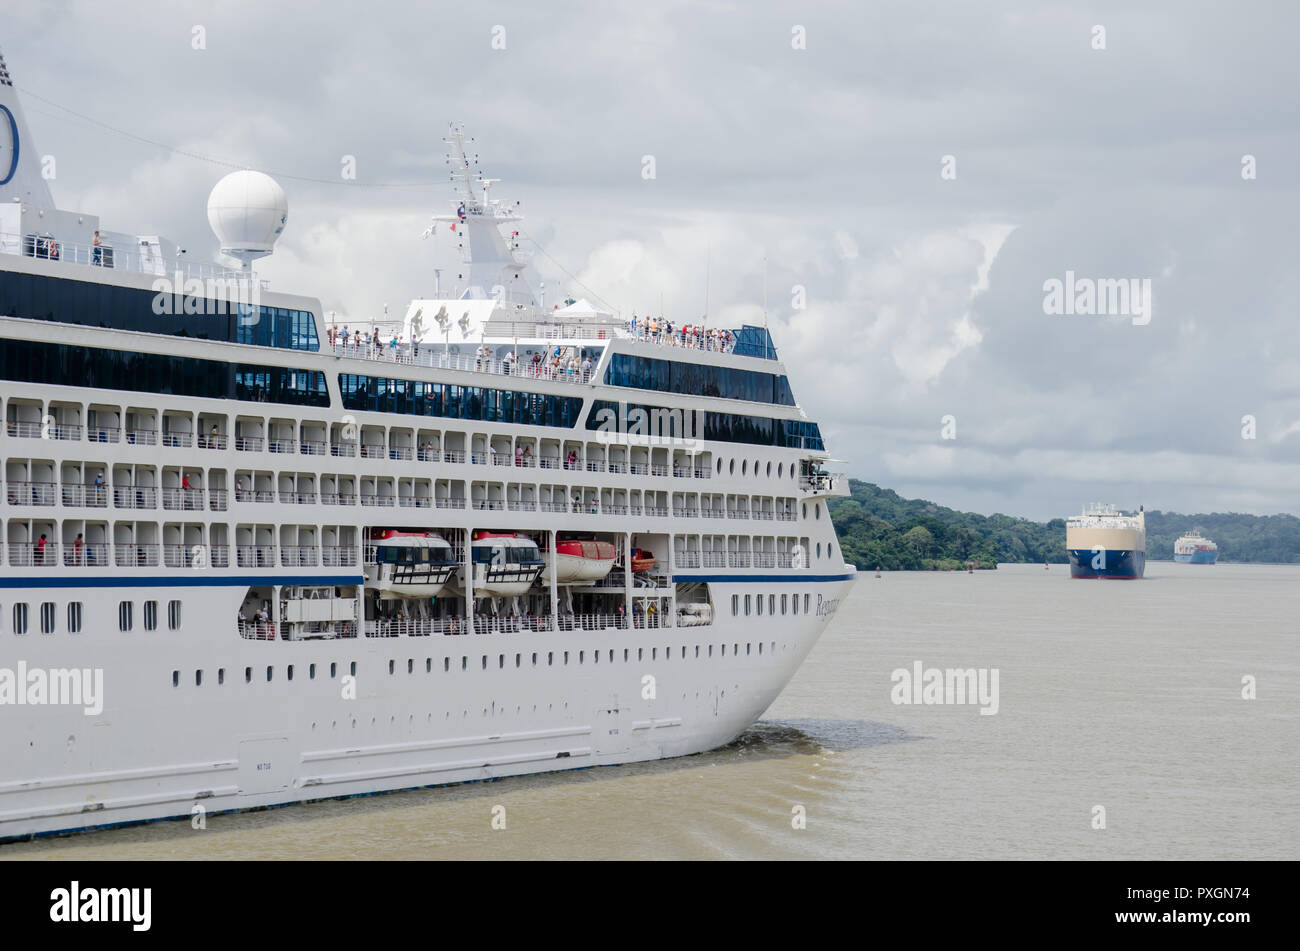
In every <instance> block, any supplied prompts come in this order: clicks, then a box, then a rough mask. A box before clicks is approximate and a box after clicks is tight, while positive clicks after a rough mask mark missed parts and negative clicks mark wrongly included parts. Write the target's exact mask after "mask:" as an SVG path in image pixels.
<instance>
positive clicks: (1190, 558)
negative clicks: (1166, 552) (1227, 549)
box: [1174, 551, 1219, 565]
mask: <svg viewBox="0 0 1300 951" xmlns="http://www.w3.org/2000/svg"><path fill="white" fill-rule="evenodd" d="M1218 559H1219V553H1218V552H1217V551H1194V552H1192V553H1191V554H1190V555H1174V561H1176V562H1178V563H1179V564H1182V565H1212V564H1214V563H1215V562H1216V561H1217V560H1218Z"/></svg>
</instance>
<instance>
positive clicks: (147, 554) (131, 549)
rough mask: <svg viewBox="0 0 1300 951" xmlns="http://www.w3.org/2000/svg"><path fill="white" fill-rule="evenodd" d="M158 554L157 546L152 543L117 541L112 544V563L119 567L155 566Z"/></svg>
mask: <svg viewBox="0 0 1300 951" xmlns="http://www.w3.org/2000/svg"><path fill="white" fill-rule="evenodd" d="M158 555H159V546H158V545H154V544H136V543H135V542H119V543H117V544H115V545H114V546H113V564H115V565H116V566H117V567H119V568H130V567H132V566H135V567H139V568H156V567H157V566H158Z"/></svg>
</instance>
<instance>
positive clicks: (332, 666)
mask: <svg viewBox="0 0 1300 951" xmlns="http://www.w3.org/2000/svg"><path fill="white" fill-rule="evenodd" d="M338 673H339V665H338V664H336V663H333V662H331V663H330V680H333V679H334V678H335V677H337V676H338Z"/></svg>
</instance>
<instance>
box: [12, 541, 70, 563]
mask: <svg viewBox="0 0 1300 951" xmlns="http://www.w3.org/2000/svg"><path fill="white" fill-rule="evenodd" d="M9 564H11V565H21V566H23V567H25V568H27V567H31V568H57V567H58V564H59V545H58V543H57V542H52V541H48V540H47V541H45V542H44V543H42V542H41V541H39V540H37V541H34V542H10V543H9Z"/></svg>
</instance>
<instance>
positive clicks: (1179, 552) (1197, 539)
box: [1174, 531, 1219, 565]
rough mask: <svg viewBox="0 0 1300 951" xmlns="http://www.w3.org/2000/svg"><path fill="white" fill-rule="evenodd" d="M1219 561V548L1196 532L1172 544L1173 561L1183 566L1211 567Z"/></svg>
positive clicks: (1189, 533)
mask: <svg viewBox="0 0 1300 951" xmlns="http://www.w3.org/2000/svg"><path fill="white" fill-rule="evenodd" d="M1218 560H1219V546H1218V545H1216V544H1215V543H1214V542H1212V541H1210V540H1209V539H1208V538H1206V537H1205V536H1204V535H1202V534H1201V533H1200V532H1197V531H1191V532H1188V533H1187V534H1186V535H1184V536H1183V537H1182V538H1180V539H1178V541H1176V542H1174V561H1176V562H1178V563H1180V564H1184V565H1212V564H1214V563H1215V562H1216V561H1218Z"/></svg>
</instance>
